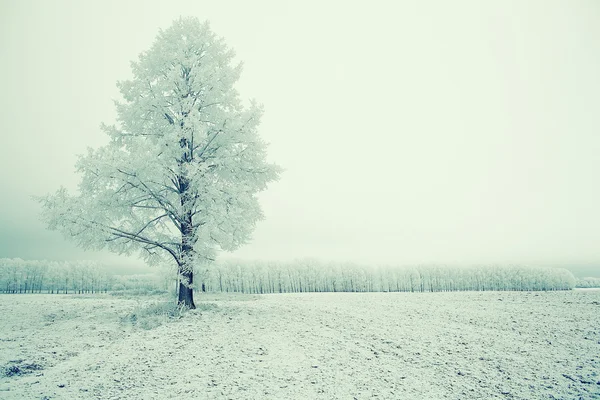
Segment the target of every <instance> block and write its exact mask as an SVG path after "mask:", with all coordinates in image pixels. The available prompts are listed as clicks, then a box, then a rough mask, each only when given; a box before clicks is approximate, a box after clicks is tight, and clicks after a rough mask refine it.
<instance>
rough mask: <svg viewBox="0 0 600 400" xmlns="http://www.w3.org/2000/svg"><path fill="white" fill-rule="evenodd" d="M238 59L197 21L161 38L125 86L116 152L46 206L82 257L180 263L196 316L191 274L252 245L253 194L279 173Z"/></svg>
mask: <svg viewBox="0 0 600 400" xmlns="http://www.w3.org/2000/svg"><path fill="white" fill-rule="evenodd" d="M233 57H234V53H233V51H232V50H230V49H229V48H228V47H227V46H226V45H225V43H224V42H223V40H222V39H221V38H218V37H217V36H215V34H214V33H212V32H211V30H210V28H209V25H208V23H204V24H201V23H200V22H199V21H198V20H197V19H195V18H181V19H179V20H176V21H175V22H174V23H173V25H172V26H171V27H170V28H168V29H167V30H165V31H160V33H159V35H158V37H157V39H156V41H155V42H154V44H153V46H152V47H151V48H150V50H148V51H146V52H144V53H142V54H141V55H140V57H139V60H138V61H137V62H133V63H132V70H133V79H132V80H130V81H124V82H120V83H119V84H118V86H119V88H120V91H121V94H122V96H123V98H124V101H123V102H120V103H117V115H118V125H117V126H105V125H103V126H102V128H103V130H104V132H105V133H106V134H107V135H108V136H109V138H110V141H109V143H108V144H107V145H106V146H104V147H101V148H99V149H97V150H92V149H90V150H89V151H88V154H87V155H85V156H82V157H80V159H79V161H78V163H77V169H78V171H79V172H80V173H81V174H82V175H83V176H82V181H81V184H80V186H79V194H77V195H70V194H69V193H67V190H65V189H64V188H61V189H60V190H59V191H58V192H56V193H55V194H54V195H49V196H46V197H44V198H42V199H40V201H41V203H42V205H43V213H42V215H43V219H44V221H45V222H46V223H47V224H48V227H49V228H50V229H56V230H59V231H62V232H63V233H64V234H65V236H66V237H69V238H72V239H74V240H75V241H76V243H77V244H78V245H80V246H82V247H84V248H93V249H101V248H108V249H109V250H111V251H113V252H116V253H120V254H129V253H131V252H134V251H139V252H140V254H141V255H142V257H143V258H145V260H146V261H148V262H149V263H156V262H161V261H164V259H165V258H171V259H172V260H174V261H175V263H176V264H177V271H178V274H179V277H180V286H179V299H178V301H179V303H180V304H183V305H185V306H187V307H189V308H194V307H195V305H194V300H193V289H194V265H199V264H204V262H206V260H212V259H214V257H215V254H216V251H217V250H218V249H224V250H233V249H235V248H237V247H238V246H240V245H241V244H243V243H244V242H245V241H247V239H248V238H249V235H250V233H251V232H252V230H253V229H254V226H255V223H256V221H257V220H259V219H260V218H261V216H262V213H261V209H260V206H259V204H258V201H257V198H256V193H257V192H259V191H261V190H264V189H265V188H266V186H267V184H268V183H269V182H271V181H273V180H275V179H277V178H278V175H279V167H277V166H276V165H273V164H269V163H267V162H266V160H265V156H266V144H265V142H264V141H263V140H261V138H260V137H259V136H258V133H257V127H258V124H259V121H260V117H261V114H262V109H261V107H259V106H258V105H256V104H255V103H252V104H251V105H250V106H249V107H248V108H245V107H244V106H243V105H242V103H241V102H240V99H239V96H238V93H237V91H236V90H235V89H234V83H235V82H236V81H237V79H238V77H239V75H240V72H241V64H240V65H237V66H232V65H231V64H232V59H233Z"/></svg>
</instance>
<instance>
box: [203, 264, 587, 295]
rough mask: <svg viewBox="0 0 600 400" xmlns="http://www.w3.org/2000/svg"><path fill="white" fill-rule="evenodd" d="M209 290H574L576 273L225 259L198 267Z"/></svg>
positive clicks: (515, 267)
mask: <svg viewBox="0 0 600 400" xmlns="http://www.w3.org/2000/svg"><path fill="white" fill-rule="evenodd" d="M197 276H198V281H199V282H200V283H198V286H197V289H201V291H205V292H206V291H207V292H241V293H254V294H262V293H302V292H447V291H465V290H472V291H485V290H496V291H504V290H516V291H533V290H570V289H573V288H574V287H575V284H576V279H575V277H574V276H573V274H572V273H571V272H570V271H568V270H566V269H563V268H542V267H526V266H479V267H447V266H415V267H389V266H388V267H369V266H361V265H356V264H342V263H329V264H327V263H321V262H318V261H296V262H291V263H276V262H267V263H264V262H234V261H223V262H219V263H216V264H214V265H211V266H210V267H207V268H201V269H200V270H199V271H198V272H197Z"/></svg>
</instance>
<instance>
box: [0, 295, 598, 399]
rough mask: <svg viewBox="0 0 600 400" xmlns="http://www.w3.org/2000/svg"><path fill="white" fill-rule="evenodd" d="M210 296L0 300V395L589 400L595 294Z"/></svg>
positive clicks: (594, 359)
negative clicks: (183, 304) (173, 302)
mask: <svg viewBox="0 0 600 400" xmlns="http://www.w3.org/2000/svg"><path fill="white" fill-rule="evenodd" d="M209 296H210V297H204V298H203V297H202V296H201V295H199V296H197V299H196V300H197V305H199V308H204V310H195V311H193V312H190V313H188V314H186V315H185V316H184V317H183V318H181V319H177V320H175V321H173V322H170V323H167V324H164V325H162V326H159V327H156V328H153V329H142V328H140V327H139V324H138V325H136V326H133V325H132V324H131V323H130V322H127V321H128V320H125V321H124V320H123V318H122V317H123V316H125V315H127V314H128V313H130V312H131V310H132V309H134V308H135V307H136V306H139V303H140V302H143V301H147V300H148V299H145V298H141V299H124V298H116V297H111V296H77V295H68V296H65V295H0V371H3V372H2V373H0V398H2V399H88V398H99V399H121V398H122V399H169V398H173V399H180V398H189V399H312V398H316V399H367V398H372V397H376V398H379V399H493V398H500V399H505V398H506V399H595V398H600V291H570V292H549V293H543V292H541V293H535V292H534V293H518V292H461V293H414V294H411V293H360V294H359V293H311V294H286V295H265V296H252V297H251V296H228V297H226V296H217V295H209ZM206 304H216V307H208V306H206ZM7 374H8V375H11V376H7Z"/></svg>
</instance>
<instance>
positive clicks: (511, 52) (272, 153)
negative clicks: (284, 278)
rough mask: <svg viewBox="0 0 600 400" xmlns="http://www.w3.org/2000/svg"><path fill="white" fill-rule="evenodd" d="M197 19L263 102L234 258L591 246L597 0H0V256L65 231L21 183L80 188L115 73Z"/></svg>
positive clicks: (502, 257) (568, 256)
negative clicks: (262, 162)
mask: <svg viewBox="0 0 600 400" xmlns="http://www.w3.org/2000/svg"><path fill="white" fill-rule="evenodd" d="M180 15H181V16H188V15H192V16H197V17H198V18H200V19H201V20H205V19H208V20H210V21H211V25H212V28H213V30H214V31H215V32H216V33H217V34H218V35H220V36H223V37H224V38H225V40H226V42H227V43H228V44H229V45H230V46H231V47H233V48H234V49H235V50H236V53H237V59H238V60H240V61H243V62H244V65H245V67H244V72H243V73H242V77H241V80H240V82H239V84H238V89H239V91H240V93H241V95H242V97H243V98H245V99H249V98H256V99H257V100H258V101H259V102H261V103H263V104H264V106H265V110H266V111H265V116H264V118H263V123H262V125H261V134H262V136H263V137H264V138H265V139H266V140H267V141H268V142H270V143H271V145H270V147H269V159H270V160H271V161H275V162H277V163H278V164H280V165H281V166H283V167H284V168H285V169H286V172H285V173H284V174H283V175H282V177H281V180H280V181H279V182H277V183H274V184H272V185H271V186H270V188H269V190H268V191H266V192H264V193H262V194H261V196H260V198H261V202H262V205H263V208H264V211H265V215H266V220H265V221H263V222H261V223H259V225H258V226H257V229H256V231H255V235H254V239H253V241H252V242H251V243H249V244H247V245H246V246H245V247H243V248H242V249H240V250H239V251H237V252H236V253H234V256H235V257H239V258H247V259H268V260H291V259H294V258H299V257H316V258H320V259H324V260H347V261H355V262H360V263H386V264H413V263H430V262H435V263H453V264H472V263H522V264H532V265H535V264H541V265H555V264H570V263H577V264H593V263H600V179H599V175H600V40H599V38H600V2H598V1H595V0H589V1H568V0H564V1H546V0H543V1H542V0H540V1H521V0H519V1H493V2H491V1H479V0H474V1H442V0H439V1H368V2H367V1H295V2H291V1H289V2H287V1H252V2H249V1H219V2H217V1H210V2H209V1H200V0H194V1H189V2H184V1H139V2H138V1H123V2H122V1H102V2H83V1H56V0H54V1H24V0H18V1H17V0H14V1H7V0H0V50H1V53H0V54H1V61H0V79H1V83H2V86H1V88H2V91H1V95H0V101H1V104H0V109H1V110H2V118H0V135H2V136H1V139H2V140H1V143H0V190H1V195H0V257H22V258H26V259H27V258H47V259H82V258H85V259H99V260H103V261H105V262H107V263H120V262H122V263H132V262H139V261H135V260H134V259H123V258H119V257H118V256H112V255H108V253H106V254H105V253H90V252H83V251H82V250H79V249H76V248H75V247H74V245H72V244H70V243H69V242H66V241H65V240H64V239H63V238H62V236H61V235H60V234H58V233H56V232H48V231H46V230H45V228H44V226H43V225H42V224H41V223H40V222H38V213H39V206H38V205H37V203H35V202H33V201H32V200H31V199H30V196H31V195H41V194H45V193H48V192H51V191H54V190H56V189H58V187H59V186H60V185H64V186H66V187H68V188H71V189H75V188H76V185H77V182H78V179H79V178H78V176H77V175H76V174H75V172H74V163H75V161H76V155H77V154H80V153H83V152H85V150H86V148H87V147H88V146H91V147H97V146H99V145H102V144H103V143H105V140H106V139H105V137H104V134H103V133H102V132H101V131H100V129H99V124H100V123H101V122H106V123H111V122H114V118H115V113H114V107H113V99H117V98H118V91H117V88H116V86H115V84H116V82H117V80H123V79H128V78H130V76H131V74H130V69H129V63H130V61H132V60H134V59H136V58H137V56H138V54H139V53H140V52H142V51H144V50H146V49H148V48H149V46H150V45H151V44H152V42H153V40H154V38H155V36H156V34H157V33H158V30H159V29H160V28H167V27H168V26H169V25H170V24H171V22H172V21H173V20H174V19H175V18H177V17H179V16H180Z"/></svg>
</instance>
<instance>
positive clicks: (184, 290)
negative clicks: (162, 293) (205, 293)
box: [177, 268, 196, 309]
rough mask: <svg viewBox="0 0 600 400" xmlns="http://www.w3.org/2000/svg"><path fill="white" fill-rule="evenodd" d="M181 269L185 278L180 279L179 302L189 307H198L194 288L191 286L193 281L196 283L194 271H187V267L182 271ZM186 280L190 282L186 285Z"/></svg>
mask: <svg viewBox="0 0 600 400" xmlns="http://www.w3.org/2000/svg"><path fill="white" fill-rule="evenodd" d="M180 271H181V272H180V274H181V276H182V277H183V279H180V280H179V298H178V301H177V304H179V305H180V306H185V307H187V308H189V309H194V308H196V305H195V304H194V290H193V289H192V287H191V285H192V283H194V273H193V272H192V271H186V270H185V269H184V270H183V271H182V269H181V268H180ZM185 281H187V282H189V284H188V285H186V284H185Z"/></svg>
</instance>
